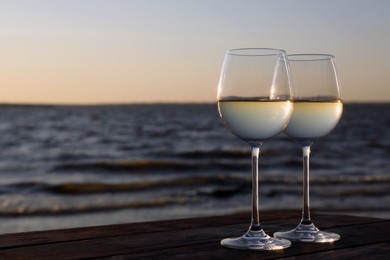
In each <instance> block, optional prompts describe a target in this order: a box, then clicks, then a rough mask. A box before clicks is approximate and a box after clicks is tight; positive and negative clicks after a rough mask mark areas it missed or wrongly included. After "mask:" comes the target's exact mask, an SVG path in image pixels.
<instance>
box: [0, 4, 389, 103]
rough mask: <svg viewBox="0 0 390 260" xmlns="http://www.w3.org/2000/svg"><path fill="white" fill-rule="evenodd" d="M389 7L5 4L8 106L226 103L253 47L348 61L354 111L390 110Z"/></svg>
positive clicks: (0, 91)
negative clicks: (230, 61) (228, 75)
mask: <svg viewBox="0 0 390 260" xmlns="http://www.w3.org/2000/svg"><path fill="white" fill-rule="evenodd" d="M389 14H390V1H388V0H364V1H363V0H316V1H312V0H294V1H292V0H291V1H290V0H268V1H266V0H263V1H262V0H256V1H255V0H127V1H124V0H123V1H121V0H112V1H109V0H105V1H102V0H34V1H31V0H24V1H23V0H0V103H32V104H38V103H45V104H46V103H49V104H106V103H140V102H142V103H143V102H148V103H150V102H184V103H185V102H215V100H216V94H217V84H218V80H219V75H220V70H221V66H222V62H223V58H224V55H225V53H226V51H227V50H228V49H233V48H243V47H259V48H260V47H267V48H280V49H284V50H286V51H287V53H289V54H292V53H329V54H333V55H335V56H336V65H337V70H338V74H339V79H340V82H341V91H342V97H343V99H344V100H345V101H346V102H372V101H375V102H390V83H389V82H390V81H389V76H390V49H389V48H390V15H389Z"/></svg>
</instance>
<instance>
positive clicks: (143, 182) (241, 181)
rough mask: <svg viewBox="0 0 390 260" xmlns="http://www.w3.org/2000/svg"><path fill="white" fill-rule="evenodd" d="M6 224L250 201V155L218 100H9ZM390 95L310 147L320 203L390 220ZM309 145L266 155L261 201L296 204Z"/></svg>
mask: <svg viewBox="0 0 390 260" xmlns="http://www.w3.org/2000/svg"><path fill="white" fill-rule="evenodd" d="M0 111H1V112H0V136H1V138H0V148H1V149H0V233H6V232H17V231H26V230H41V229H52V228H60V227H74V226H86V225H101V224H109V223H125V222H135V221H145V220H157V219H171V218H182V217H191V216H206V215H220V214H225V213H231V212H236V211H242V210H250V199H251V195H250V192H251V183H250V162H251V160H250V153H249V147H248V146H247V144H245V143H244V142H242V141H240V140H238V139H237V138H235V137H234V136H232V135H231V134H230V133H229V132H228V131H227V130H226V129H225V128H224V127H223V126H222V125H221V123H220V120H219V118H218V114H217V108H216V105H215V104H202V105H190V104H186V105H183V104H180V105H175V104H172V105H123V106H119V105H118V106H0ZM389 129H390V104H348V105H345V108H344V114H343V117H342V120H341V121H340V123H339V125H338V126H337V128H336V129H335V130H334V131H333V132H332V133H331V134H330V135H329V136H327V137H326V138H324V139H323V140H321V141H319V142H317V143H315V144H314V145H313V147H312V159H311V166H312V167H311V180H312V185H311V195H312V196H311V205H312V209H313V211H327V212H334V213H347V214H360V215H373V216H377V217H387V218H388V217H390V194H389V190H390V160H389V154H390V130H389ZM301 167H302V162H301V151H300V147H299V145H298V144H296V143H294V142H293V141H291V140H290V139H289V138H287V137H285V136H283V135H280V136H278V137H277V138H275V139H273V140H270V141H268V142H266V143H265V144H264V146H263V148H262V151H261V159H260V193H261V194H260V195H261V198H260V203H261V205H260V207H261V209H297V219H299V215H300V213H299V212H300V207H301V200H302V187H301V186H302V185H301Z"/></svg>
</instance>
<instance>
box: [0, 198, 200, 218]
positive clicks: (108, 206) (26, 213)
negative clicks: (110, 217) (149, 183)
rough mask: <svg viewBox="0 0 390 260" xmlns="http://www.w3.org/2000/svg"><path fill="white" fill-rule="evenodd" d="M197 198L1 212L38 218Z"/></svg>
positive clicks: (17, 209)
mask: <svg viewBox="0 0 390 260" xmlns="http://www.w3.org/2000/svg"><path fill="white" fill-rule="evenodd" d="M195 201H196V198H171V197H163V198H158V199H156V200H145V201H135V202H128V203H121V204H101V205H92V204H91V205H79V206H78V205H68V206H66V205H64V206H58V205H57V206H53V207H51V208H46V207H41V208H32V207H17V208H9V209H3V210H1V211H0V216H2V217H9V216H36V215H44V216H46V215H67V214H84V213H93V212H105V211H115V210H123V209H141V208H153V207H165V206H169V205H175V204H176V205H180V204H184V203H191V202H195Z"/></svg>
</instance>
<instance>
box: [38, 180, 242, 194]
mask: <svg viewBox="0 0 390 260" xmlns="http://www.w3.org/2000/svg"><path fill="white" fill-rule="evenodd" d="M247 184H248V180H246V179H242V178H238V177H232V176H216V177H190V178H180V179H175V180H171V181H143V182H135V183H116V184H110V183H63V184H58V185H47V186H46V188H45V190H46V191H50V192H51V193H57V194H69V195H76V194H90V193H104V192H132V191H139V190H151V189H162V188H174V187H178V188H180V187H193V186H200V185H221V186H226V185H235V186H237V185H238V186H241V185H247Z"/></svg>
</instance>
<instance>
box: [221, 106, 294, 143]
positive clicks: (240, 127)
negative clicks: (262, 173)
mask: <svg viewBox="0 0 390 260" xmlns="http://www.w3.org/2000/svg"><path fill="white" fill-rule="evenodd" d="M292 108H293V104H292V103H291V102H290V101H289V100H283V101H278V100H265V101H264V100H222V101H218V110H219V114H220V116H221V118H222V120H223V122H224V124H225V125H226V127H227V128H228V129H229V130H230V131H231V132H232V133H233V134H235V135H237V136H238V137H240V138H241V139H244V140H246V141H262V140H265V139H268V138H270V137H273V136H274V135H276V134H278V133H279V132H281V131H283V129H284V128H285V127H286V125H287V123H288V121H289V119H290V115H291V111H292Z"/></svg>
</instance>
